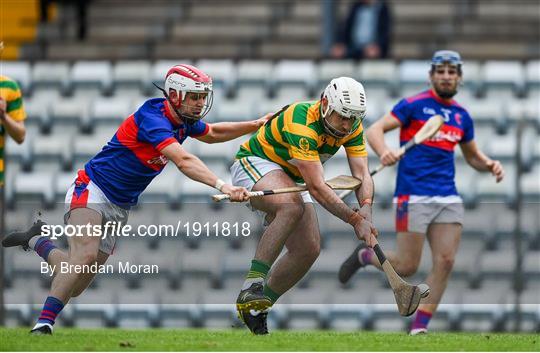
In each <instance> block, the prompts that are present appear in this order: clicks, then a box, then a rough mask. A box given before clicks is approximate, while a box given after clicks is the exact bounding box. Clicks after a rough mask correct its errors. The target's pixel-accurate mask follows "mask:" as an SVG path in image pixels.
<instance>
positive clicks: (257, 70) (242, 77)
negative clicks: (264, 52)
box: [237, 60, 274, 85]
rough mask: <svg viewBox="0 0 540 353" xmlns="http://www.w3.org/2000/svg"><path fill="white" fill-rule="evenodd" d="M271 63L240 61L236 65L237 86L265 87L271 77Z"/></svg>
mask: <svg viewBox="0 0 540 353" xmlns="http://www.w3.org/2000/svg"><path fill="white" fill-rule="evenodd" d="M273 67H274V65H273V64H272V62H271V61H262V60H261V61H259V60H242V61H240V62H239V63H238V64H237V80H238V84H239V85H266V84H267V83H268V81H269V80H270V77H271V75H272V71H273Z"/></svg>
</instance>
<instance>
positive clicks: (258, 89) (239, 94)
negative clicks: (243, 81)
mask: <svg viewBox="0 0 540 353" xmlns="http://www.w3.org/2000/svg"><path fill="white" fill-rule="evenodd" d="M266 93H267V92H266V87H265V86H263V85H262V84H257V85H255V84H249V85H240V86H239V87H238V90H237V91H236V97H235V99H236V100H237V101H238V102H243V103H244V104H245V106H246V109H249V107H250V106H251V107H252V109H255V111H257V106H258V105H260V104H262V103H264V102H265V101H266V100H267V98H266Z"/></svg>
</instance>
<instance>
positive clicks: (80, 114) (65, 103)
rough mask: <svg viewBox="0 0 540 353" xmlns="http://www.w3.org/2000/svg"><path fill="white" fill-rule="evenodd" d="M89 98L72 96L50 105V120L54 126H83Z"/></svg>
mask: <svg viewBox="0 0 540 353" xmlns="http://www.w3.org/2000/svg"><path fill="white" fill-rule="evenodd" d="M90 101H91V97H85V96H74V97H71V98H62V99H60V100H58V101H57V102H56V103H55V104H52V105H51V119H52V123H53V125H54V126H66V125H68V126H79V127H81V126H83V125H82V121H84V120H85V119H86V120H87V118H85V117H84V116H85V115H87V114H88V113H89V108H90Z"/></svg>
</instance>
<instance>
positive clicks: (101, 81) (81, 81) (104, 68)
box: [70, 61, 113, 95]
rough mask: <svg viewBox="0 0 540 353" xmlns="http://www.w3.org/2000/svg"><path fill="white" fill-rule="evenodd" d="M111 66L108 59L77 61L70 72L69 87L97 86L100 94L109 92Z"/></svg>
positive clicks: (110, 86)
mask: <svg viewBox="0 0 540 353" xmlns="http://www.w3.org/2000/svg"><path fill="white" fill-rule="evenodd" d="M112 77H113V76H112V66H111V63H110V62H108V61H77V62H75V64H73V67H72V68H71V73H70V85H71V87H75V88H77V87H84V88H86V87H97V88H98V89H99V92H100V93H101V94H102V95H107V94H110V92H111V88H112Z"/></svg>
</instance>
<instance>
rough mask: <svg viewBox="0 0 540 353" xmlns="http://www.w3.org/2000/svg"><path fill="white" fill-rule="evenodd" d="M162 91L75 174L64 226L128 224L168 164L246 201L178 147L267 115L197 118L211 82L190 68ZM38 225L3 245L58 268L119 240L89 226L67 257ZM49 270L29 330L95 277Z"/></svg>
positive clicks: (102, 254) (237, 131)
mask: <svg viewBox="0 0 540 353" xmlns="http://www.w3.org/2000/svg"><path fill="white" fill-rule="evenodd" d="M164 94H165V98H156V99H150V100H148V101H146V102H145V103H144V104H143V105H142V106H141V107H140V108H139V109H138V110H137V111H136V112H135V113H133V114H132V115H131V116H129V117H128V118H127V119H126V120H124V122H123V123H122V124H121V125H120V127H119V128H118V130H117V132H116V133H115V134H114V136H113V137H112V139H111V140H110V141H109V142H108V143H107V144H106V145H105V147H103V149H102V150H101V151H100V152H99V153H98V154H97V155H96V156H95V157H94V158H92V159H91V160H90V161H89V162H88V163H87V164H86V165H85V167H84V169H82V170H79V172H78V174H77V177H76V179H75V181H74V182H73V184H72V186H71V188H70V189H69V190H68V192H67V194H66V202H65V205H66V213H65V216H64V218H65V219H64V221H65V223H66V224H68V225H74V226H77V225H81V226H86V225H87V224H90V225H92V226H94V225H97V226H101V225H105V224H107V222H116V224H123V225H125V224H126V222H127V218H128V213H129V209H130V207H131V206H133V205H135V204H137V200H138V197H139V195H140V194H141V193H142V192H143V191H144V189H145V188H146V187H147V186H148V184H150V182H151V181H152V179H153V178H155V177H156V176H157V175H158V174H159V173H160V172H161V171H162V170H163V168H164V167H165V165H166V164H167V162H168V161H172V163H174V164H175V165H176V166H177V167H178V169H179V171H180V172H182V173H184V174H185V175H186V176H188V177H189V178H191V179H193V180H195V181H198V182H201V183H204V184H206V185H208V186H211V187H214V188H216V189H218V190H219V191H221V192H223V193H225V194H228V195H230V196H231V200H232V201H245V200H247V192H248V191H247V190H246V189H245V188H243V187H237V186H232V185H229V184H226V183H225V182H223V181H222V180H221V179H219V178H218V177H217V176H216V175H214V173H212V171H211V170H209V169H208V168H207V167H206V165H205V164H204V163H203V162H202V161H201V160H200V159H199V158H197V157H196V156H194V155H192V154H190V153H188V152H187V151H186V150H184V149H183V148H182V146H181V144H182V142H183V141H184V140H185V139H186V138H187V137H193V138H196V139H198V140H200V141H203V142H206V143H216V142H223V141H228V140H233V139H235V138H237V137H239V136H242V135H245V134H248V133H251V132H255V131H257V129H259V127H261V126H262V125H264V123H265V122H266V121H267V120H268V118H269V117H270V116H271V114H267V115H265V116H264V117H262V118H260V119H257V120H254V121H247V122H236V123H215V124H206V123H205V122H203V121H202V118H203V117H204V116H205V115H206V114H207V113H208V111H209V110H210V108H211V106H212V80H211V78H210V77H209V76H208V75H206V74H205V73H204V72H202V71H200V70H199V69H197V68H196V67H194V66H190V65H177V66H174V67H173V68H171V69H170V70H169V72H168V73H167V76H166V78H165V90H164ZM43 225H44V223H43V222H41V221H38V222H36V223H35V224H34V226H33V227H32V228H30V229H29V230H28V231H26V232H20V233H12V234H10V235H8V236H7V237H6V238H4V240H3V241H2V245H3V246H5V247H10V246H19V245H21V246H23V247H26V248H31V249H33V250H35V251H36V253H37V254H38V255H39V256H41V257H42V258H43V259H44V260H45V261H47V263H48V264H49V265H50V266H51V268H56V269H59V268H60V266H59V265H60V264H61V263H68V264H69V265H70V266H72V265H83V266H84V265H86V266H87V267H88V266H89V265H93V264H96V263H97V264H98V265H103V264H104V263H105V262H106V261H107V259H108V257H109V256H110V255H111V254H112V252H113V249H114V245H115V242H116V237H114V236H112V235H107V236H106V237H104V238H102V237H99V236H93V235H95V234H93V233H92V232H91V231H90V230H89V229H87V228H86V229H85V228H83V229H82V230H81V233H82V234H80V235H81V236H75V237H68V243H69V252H65V251H61V250H60V249H58V248H56V247H55V245H54V244H53V243H52V242H51V240H50V239H49V237H47V236H42V233H41V232H42V230H43V229H42V226H43ZM102 231H103V230H102ZM54 266H56V267H54ZM66 268H67V267H66ZM54 272H55V277H54V279H53V282H52V286H51V290H50V292H49V296H48V297H47V299H46V301H45V304H44V306H43V310H42V312H41V315H40V317H39V319H38V321H37V324H36V325H35V326H34V328H33V329H32V331H31V332H32V333H35V334H51V333H52V330H53V325H54V322H55V319H56V316H57V315H58V314H59V312H60V311H61V310H62V308H63V307H64V305H66V304H67V303H68V301H69V299H70V298H71V297H77V296H78V295H79V294H81V293H82V292H83V291H84V290H85V289H86V287H87V286H88V285H89V284H90V282H91V281H92V279H93V277H94V275H95V273H92V272H90V271H87V272H86V273H75V271H66V272H67V273H62V271H58V270H56V271H54ZM94 272H95V271H94Z"/></svg>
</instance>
